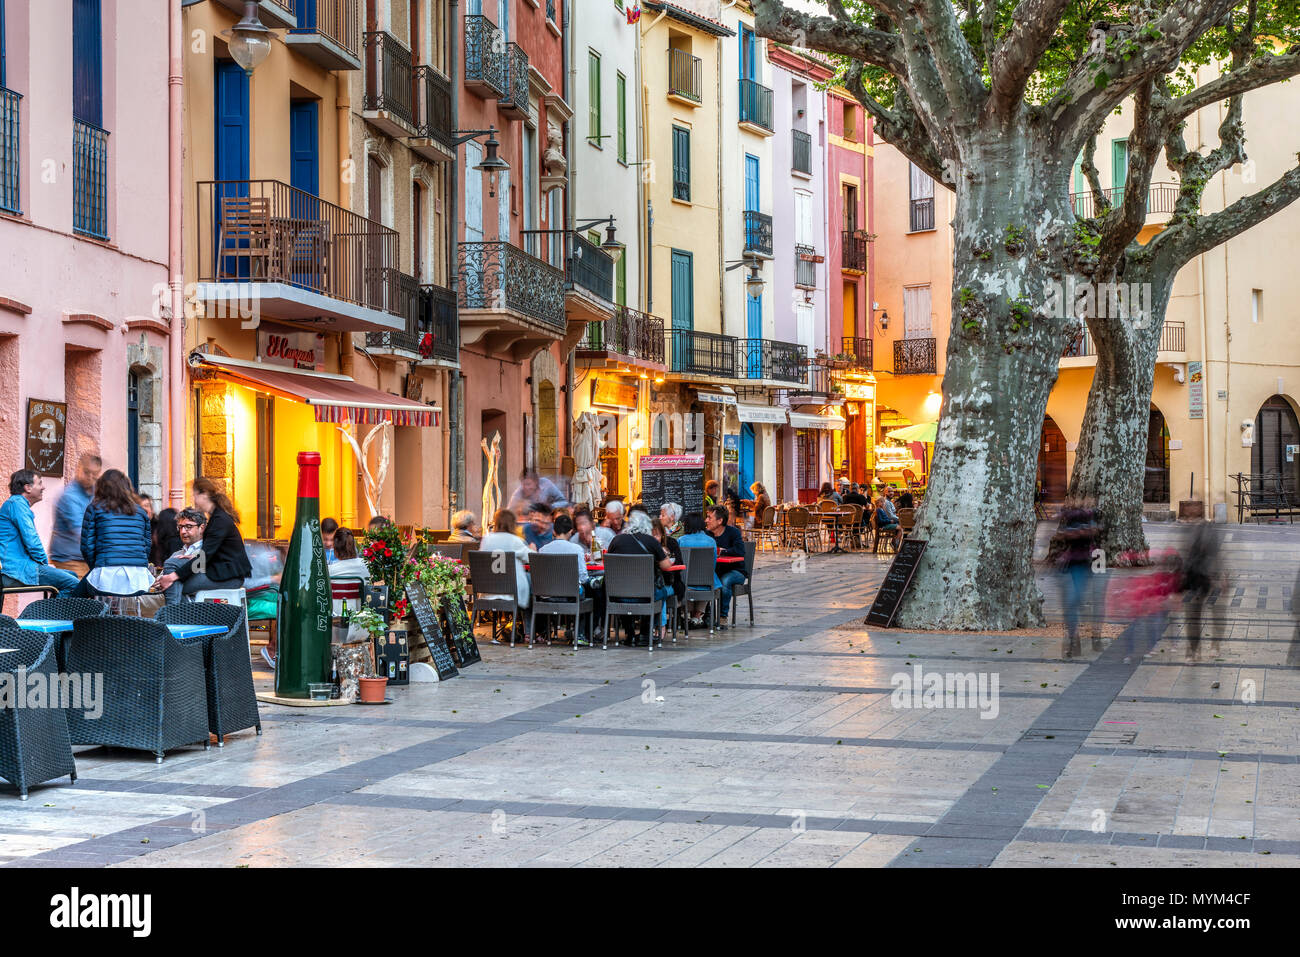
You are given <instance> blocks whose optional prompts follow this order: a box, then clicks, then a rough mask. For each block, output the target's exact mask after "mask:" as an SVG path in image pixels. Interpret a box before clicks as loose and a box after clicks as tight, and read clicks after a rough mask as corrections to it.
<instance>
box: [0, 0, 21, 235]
mask: <svg viewBox="0 0 1300 957" xmlns="http://www.w3.org/2000/svg"><path fill="white" fill-rule="evenodd" d="M21 99H22V97H21V96H19V95H18V94H17V93H16V92H14V91H13V90H10V89H6V87H5V0H0V210H4V211H5V212H7V213H20V212H22V207H21V205H20V204H19V201H18V200H19V197H18V170H19V162H20V160H19V156H20V153H19V144H20V140H19V136H20V130H19V126H18V117H19V107H18V101H19V100H21Z"/></svg>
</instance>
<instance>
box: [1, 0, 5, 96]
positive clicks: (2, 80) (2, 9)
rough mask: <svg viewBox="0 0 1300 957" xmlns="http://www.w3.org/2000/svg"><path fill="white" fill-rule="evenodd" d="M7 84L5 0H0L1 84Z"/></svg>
mask: <svg viewBox="0 0 1300 957" xmlns="http://www.w3.org/2000/svg"><path fill="white" fill-rule="evenodd" d="M4 85H5V0H0V86H4Z"/></svg>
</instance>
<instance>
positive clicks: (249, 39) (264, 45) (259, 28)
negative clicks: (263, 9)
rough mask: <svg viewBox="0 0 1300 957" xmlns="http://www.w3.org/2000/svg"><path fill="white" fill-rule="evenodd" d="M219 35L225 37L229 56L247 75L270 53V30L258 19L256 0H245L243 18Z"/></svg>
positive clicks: (251, 73)
mask: <svg viewBox="0 0 1300 957" xmlns="http://www.w3.org/2000/svg"><path fill="white" fill-rule="evenodd" d="M221 35H222V36H223V37H225V38H226V44H227V46H229V48H230V56H231V58H232V59H234V61H235V62H236V63H238V64H239V67H240V69H242V70H243V71H244V72H245V73H246V74H247V75H249V76H252V75H253V71H254V70H256V69H257V68H258V67H259V66H260V65H261V63H262V61H263V60H265V59H266V58H267V57H268V56H270V55H271V31H270V30H268V29H267V28H266V27H264V26H263V25H262V21H261V20H260V19H258V16H257V3H256V0H247V2H245V3H244V19H242V20H240V21H239V22H238V23H236V24H235V25H234V26H233V27H231V28H230V29H229V30H223V31H222V33H221Z"/></svg>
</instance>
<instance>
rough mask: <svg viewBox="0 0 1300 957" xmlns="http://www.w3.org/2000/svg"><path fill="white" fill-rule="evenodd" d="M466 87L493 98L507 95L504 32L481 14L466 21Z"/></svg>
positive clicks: (467, 18)
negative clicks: (502, 35)
mask: <svg viewBox="0 0 1300 957" xmlns="http://www.w3.org/2000/svg"><path fill="white" fill-rule="evenodd" d="M465 85H466V86H467V87H469V88H470V89H473V90H477V91H479V92H481V93H484V94H486V95H489V96H493V97H502V96H505V95H506V51H505V44H504V43H502V41H501V31H500V30H499V29H497V25H496V24H495V23H493V22H492V21H491V20H489V19H488V18H487V17H485V16H482V15H481V14H472V15H470V16H467V17H465Z"/></svg>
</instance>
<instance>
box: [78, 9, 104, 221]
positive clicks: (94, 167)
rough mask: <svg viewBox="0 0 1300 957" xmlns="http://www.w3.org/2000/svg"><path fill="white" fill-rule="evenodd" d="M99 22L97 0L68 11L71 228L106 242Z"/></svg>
mask: <svg viewBox="0 0 1300 957" xmlns="http://www.w3.org/2000/svg"><path fill="white" fill-rule="evenodd" d="M103 62H104V44H103V22H102V18H101V15H100V6H99V0H74V3H73V6H72V154H73V155H72V163H73V172H72V228H73V231H74V232H78V233H81V234H82V235H85V236H93V237H94V238H96V239H108V133H107V132H105V131H104V129H103V125H104V95H103V89H104V84H103V72H104V71H103Z"/></svg>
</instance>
